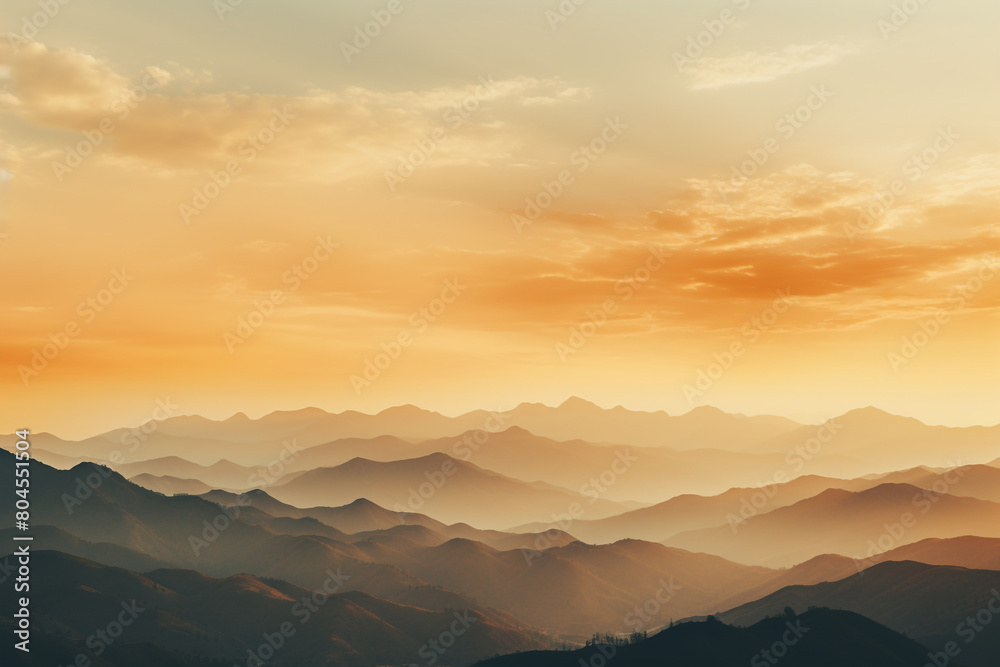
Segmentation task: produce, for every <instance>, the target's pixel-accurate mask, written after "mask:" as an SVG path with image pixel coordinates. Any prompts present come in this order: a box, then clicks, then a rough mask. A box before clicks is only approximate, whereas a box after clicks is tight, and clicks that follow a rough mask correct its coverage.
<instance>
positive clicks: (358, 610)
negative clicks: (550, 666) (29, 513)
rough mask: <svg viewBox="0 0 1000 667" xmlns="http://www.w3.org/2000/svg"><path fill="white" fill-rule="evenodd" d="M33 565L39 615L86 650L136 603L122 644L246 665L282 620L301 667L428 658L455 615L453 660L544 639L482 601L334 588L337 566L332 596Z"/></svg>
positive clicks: (290, 661) (48, 560) (82, 563)
mask: <svg viewBox="0 0 1000 667" xmlns="http://www.w3.org/2000/svg"><path fill="white" fill-rule="evenodd" d="M33 565H34V566H35V567H37V568H38V570H37V571H39V572H45V573H46V576H45V577H44V578H43V577H39V578H37V579H36V580H34V581H33V582H32V583H33V589H32V593H33V596H32V601H33V605H32V612H33V616H32V619H33V622H34V623H35V624H36V625H37V626H40V627H42V628H46V629H52V630H54V632H53V634H56V635H57V636H61V637H63V638H65V639H71V640H74V643H75V644H77V650H78V651H83V652H84V653H85V654H88V653H89V652H88V651H86V650H85V649H86V642H85V639H86V638H87V637H88V636H90V635H92V634H93V633H94V632H95V628H100V627H103V626H105V625H107V623H109V622H111V621H115V620H116V619H118V618H119V617H120V614H122V610H123V609H128V610H134V611H131V612H129V613H130V614H131V617H133V618H134V622H131V623H130V624H129V625H128V627H126V628H125V629H124V630H123V632H122V633H121V637H120V638H119V639H118V640H117V641H116V642H115V644H117V645H119V646H127V645H129V644H137V643H146V644H151V645H154V646H158V647H160V649H161V650H162V651H163V652H176V653H180V654H184V655H188V656H195V657H197V658H207V659H213V660H225V661H227V662H226V664H246V660H247V655H248V654H247V651H248V650H254V651H256V650H257V649H258V647H259V646H260V645H261V644H262V643H263V642H264V641H265V635H271V636H273V634H274V633H276V632H281V630H280V628H281V627H282V624H284V623H287V624H288V625H287V626H286V628H292V631H291V632H287V631H286V632H285V633H284V634H285V635H286V637H285V638H283V641H282V642H281V643H280V648H277V649H275V650H274V663H275V664H282V665H297V666H298V665H301V666H302V667H306V666H309V667H326V666H329V667H334V666H337V667H341V666H343V667H350V666H355V665H356V666H359V667H360V666H369V665H384V664H410V663H413V662H424V659H425V656H424V654H425V653H428V651H429V648H427V647H426V646H425V645H426V644H427V643H428V642H429V641H430V640H431V639H434V638H437V637H439V636H440V635H441V633H442V632H447V631H448V630H449V628H451V627H453V624H454V623H456V619H460V623H459V624H458V627H460V628H461V629H462V632H461V634H460V636H459V637H458V639H460V641H456V642H455V643H454V646H453V647H451V648H450V649H449V650H448V651H447V652H446V654H447V660H448V663H447V664H454V665H467V664H469V663H471V662H474V661H476V660H477V659H481V658H483V657H485V656H489V655H494V654H496V653H497V652H509V651H512V650H524V649H531V648H539V647H543V646H545V645H546V644H545V642H544V641H543V640H542V638H541V637H540V636H539V635H535V634H532V633H530V631H526V630H525V628H524V627H523V626H519V625H510V624H509V623H510V621H509V617H502V616H497V615H491V614H489V613H487V612H484V611H482V610H481V609H479V610H476V609H472V610H470V609H467V608H465V609H456V610H449V611H443V610H442V611H437V610H427V609H421V608H417V607H413V606H406V605H401V604H397V603H393V602H388V601H385V600H379V599H378V598H374V597H372V596H369V595H365V594H363V593H345V594H339V593H336V589H337V587H338V585H341V586H342V582H340V580H339V579H338V577H337V576H336V575H337V574H338V573H336V572H333V573H331V575H332V576H328V577H327V582H325V586H326V590H328V591H330V592H332V593H335V594H333V595H331V596H330V597H329V598H325V596H324V597H316V596H314V593H313V591H309V590H306V589H303V588H299V587H297V586H294V585H292V584H288V583H286V582H284V581H279V580H268V581H266V582H265V581H262V580H260V579H257V578H254V577H251V576H248V575H237V576H233V577H228V578H225V579H216V578H212V577H207V576H205V575H203V574H200V573H198V572H194V571H191V570H156V571H153V572H150V573H147V574H146V575H139V574H136V573H134V572H130V571H128V570H123V569H119V568H109V567H105V566H101V565H98V564H96V563H93V562H90V561H86V560H83V559H80V558H76V557H73V556H68V555H66V554H61V553H58V552H49V551H41V552H36V553H35V554H34V555H33ZM303 601H306V602H303ZM275 643H277V642H275ZM443 655H444V654H439V655H438V656H437V657H438V658H439V659H440V658H441V657H443ZM126 664H127V663H126ZM137 664H141V663H131V664H129V667H134V666H135V665H137Z"/></svg>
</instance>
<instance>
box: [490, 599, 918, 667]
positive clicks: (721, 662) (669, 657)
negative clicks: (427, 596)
mask: <svg viewBox="0 0 1000 667" xmlns="http://www.w3.org/2000/svg"><path fill="white" fill-rule="evenodd" d="M609 655H610V656H612V657H613V659H612V660H607V657H608V656H609ZM926 657H927V656H926V650H925V649H924V647H923V646H921V645H920V644H918V643H916V642H915V641H913V640H911V639H907V638H906V637H904V636H903V635H900V634H898V633H896V632H893V631H892V630H890V629H888V628H886V627H883V626H881V625H879V624H878V623H875V622H874V621H871V620H869V619H867V618H864V617H863V616H859V615H857V614H852V613H850V612H845V611H833V610H829V609H813V610H810V611H807V612H806V613H804V614H802V615H800V616H798V617H795V618H772V619H766V620H763V621H761V622H759V623H756V624H755V625H753V626H752V627H749V628H745V629H744V628H735V627H731V626H728V625H725V624H723V623H719V622H718V621H704V622H697V623H683V624H680V625H676V626H674V627H672V628H669V629H667V630H664V631H662V632H660V633H659V634H657V635H655V636H653V637H650V638H648V639H646V640H643V641H640V642H638V643H636V644H632V645H628V646H618V647H611V646H608V645H598V646H591V647H588V648H584V649H580V650H576V651H538V652H530V653H521V654H516V655H509V656H504V657H500V658H493V659H492V660H486V661H484V662H481V663H479V667H580V665H604V664H608V665H614V667H649V666H651V665H683V666H684V667H746V665H753V666H754V667H756V666H758V665H773V664H779V662H780V664H781V665H782V666H783V667H843V666H844V665H851V667H923V665H924V663H925V662H926Z"/></svg>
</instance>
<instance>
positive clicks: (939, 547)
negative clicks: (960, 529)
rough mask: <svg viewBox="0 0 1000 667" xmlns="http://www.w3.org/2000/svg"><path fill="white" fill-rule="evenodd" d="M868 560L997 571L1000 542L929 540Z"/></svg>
mask: <svg viewBox="0 0 1000 667" xmlns="http://www.w3.org/2000/svg"><path fill="white" fill-rule="evenodd" d="M871 560H874V561H879V562H881V561H893V560H913V561H917V562H920V563H927V564H928V565H953V566H956V567H967V568H969V569H970V570H1000V539H997V538H989V537H973V536H970V535H966V536H963V537H952V538H950V539H937V538H930V539H926V540H921V541H920V542H917V543H915V544H907V545H906V546H903V547H899V548H898V549H893V550H892V551H888V552H886V553H884V554H881V555H880V556H878V557H877V558H874V559H871Z"/></svg>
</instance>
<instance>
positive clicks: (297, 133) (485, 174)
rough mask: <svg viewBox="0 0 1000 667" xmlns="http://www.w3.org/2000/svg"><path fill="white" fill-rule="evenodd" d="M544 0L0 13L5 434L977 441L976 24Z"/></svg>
mask: <svg viewBox="0 0 1000 667" xmlns="http://www.w3.org/2000/svg"><path fill="white" fill-rule="evenodd" d="M913 4H914V5H917V3H913ZM43 6H48V7H49V9H48V10H47V11H48V14H46V13H45V12H44V11H43V9H44V7H43ZM562 6H563V7H564V8H565V7H570V6H573V7H576V9H575V11H573V12H572V13H570V12H568V11H567V10H565V9H564V10H563V13H562V14H560V13H559V12H560V10H559V7H560V3H558V2H556V1H555V0H552V1H550V2H547V1H542V0H533V1H527V0H514V1H511V0H503V1H501V0H492V1H489V2H475V3H471V2H469V3H460V2H454V1H452V2H442V1H434V0H421V1H416V0H392V1H389V0H386V1H384V2H383V1H379V0H373V1H371V2H365V3H340V2H320V1H319V0H297V1H293V2H280V3H279V2H264V1H262V0H261V1H256V2H254V1H251V0H246V1H245V2H242V3H239V4H237V3H235V2H234V1H230V0H218V1H217V2H215V3H214V4H213V3H212V2H208V1H204V2H190V1H186V0H185V1H181V2H174V3H156V2H152V1H151V0H141V1H139V0H132V1H129V2H126V1H125V0H95V1H90V0H88V1H87V2H84V1H83V0H73V1H70V2H67V3H66V4H60V3H59V2H58V1H57V0H53V2H52V3H51V6H49V5H46V3H44V2H43V3H41V4H39V3H37V2H30V1H26V0H9V1H8V2H5V3H4V5H3V7H2V9H0V13H2V15H3V19H4V20H3V24H4V25H5V26H8V29H9V31H10V32H9V33H8V36H7V38H6V39H2V40H0V77H2V79H0V114H2V116H3V124H2V126H0V146H2V151H3V154H2V156H0V157H2V160H3V168H4V172H3V186H2V187H3V188H4V189H3V192H2V195H0V206H2V207H3V208H2V211H0V214H2V216H3V217H2V221H0V224H2V226H3V228H2V229H0V233H2V234H3V235H4V236H3V237H2V240H0V275H2V278H3V284H4V289H3V291H2V292H0V308H2V310H3V313H4V319H3V322H4V327H3V331H2V334H0V335H2V341H0V353H2V358H3V360H4V368H5V371H4V374H3V378H2V386H3V392H4V396H5V401H4V403H5V409H4V411H3V413H2V416H0V421H2V423H0V430H3V431H10V430H12V429H14V428H22V427H30V428H32V429H34V430H39V431H41V430H50V431H54V432H56V433H58V434H60V435H67V436H80V435H85V434H90V433H93V432H96V431H99V430H102V429H105V428H110V427H113V426H118V425H121V424H135V423H139V422H141V421H143V420H145V419H147V418H149V417H150V416H151V415H152V413H153V411H154V410H155V409H156V400H157V399H164V398H168V397H169V398H170V400H171V401H172V402H173V403H175V404H177V405H179V406H180V411H181V412H184V413H193V412H197V413H201V414H206V415H208V416H213V417H225V416H228V415H229V414H232V413H233V412H235V411H246V412H247V413H249V414H251V415H260V414H263V413H266V412H269V411H271V410H273V409H285V408H296V407H301V406H304V405H316V406H319V407H323V408H326V409H329V410H333V411H339V410H343V409H361V410H365V411H374V410H378V409H381V408H384V407H386V406H389V405H394V404H400V403H414V404H417V405H420V406H422V407H426V408H430V409H436V410H440V411H443V412H446V413H449V414H454V413H457V412H460V411H464V410H467V409H473V408H478V407H488V408H502V407H511V406H513V405H515V404H516V403H518V402H520V401H524V400H528V401H542V402H546V403H558V402H561V401H562V400H563V399H565V398H566V397H567V396H569V395H580V396H583V397H585V398H588V399H591V400H593V401H595V402H597V403H598V404H600V405H604V406H607V407H610V406H614V405H617V404H623V405H625V406H627V407H630V408H635V409H665V410H667V411H668V412H671V413H682V412H686V411H687V410H689V409H691V408H692V407H694V406H697V405H704V404H711V405H717V406H719V407H721V408H723V409H725V410H729V411H736V412H745V413H770V414H782V415H786V416H791V417H793V418H799V419H802V420H808V421H819V420H821V419H823V418H825V417H828V416H831V415H834V414H838V413H840V412H843V411H846V410H848V409H851V408H854V407H859V406H864V405H869V404H872V405H876V406H879V407H881V408H883V409H886V410H889V411H891V412H896V413H900V414H907V415H912V416H916V417H918V418H921V419H924V420H925V421H927V422H929V423H944V424H955V425H964V424H993V423H996V422H998V421H1000V419H998V417H997V408H996V406H997V399H998V398H1000V382H998V378H1000V350H998V342H997V341H998V333H1000V323H998V306H1000V280H996V279H995V278H996V276H997V275H998V271H1000V254H998V255H997V256H996V257H993V256H992V255H991V253H993V252H996V251H998V250H1000V248H998V244H997V239H998V234H997V213H998V209H1000V199H998V195H1000V126H998V125H997V122H996V118H997V117H998V111H1000V86H998V85H997V71H998V69H997V68H998V65H1000V43H998V42H997V40H996V39H995V25H996V21H997V20H998V19H1000V6H997V5H996V3H993V2H987V1H986V0H957V1H955V2H949V3H944V2H928V3H925V4H923V5H918V6H919V10H918V11H916V12H915V13H913V14H912V15H910V14H906V13H905V12H903V11H902V10H901V9H898V10H894V9H893V6H894V5H893V3H892V2H889V1H888V0H877V1H875V2H872V1H871V0H864V1H861V0H837V1H836V2H834V1H833V0H830V1H829V2H822V3H802V2H794V1H792V0H780V1H773V0H769V1H768V2H763V1H762V0H737V1H735V2H730V1H720V2H714V3H703V2H693V1H692V2H669V3H668V2H651V1H640V0H635V1H630V2H619V3H611V2H601V1H598V0H592V1H591V2H585V3H583V4H581V5H579V6H577V5H574V4H572V3H562ZM907 6H909V5H907ZM40 8H41V9H40ZM40 12H41V13H40ZM49 14H51V16H50V15H49ZM378 21H381V24H380V23H378ZM366 30H367V31H368V32H369V33H371V34H374V35H375V36H374V37H368V36H365V34H364V33H365V31H366ZM241 320H242V321H243V322H246V324H241ZM594 322H596V324H595V323H594ZM397 345H398V349H397V347H396V346H397ZM734 352H735V354H734ZM380 355H384V356H380ZM729 355H732V358H731V359H730V358H729ZM47 357H48V358H47ZM393 357H395V358H393ZM32 364H34V366H32ZM714 364H717V365H714ZM379 366H381V368H379ZM723 367H724V368H723ZM366 369H367V377H366V375H365V373H366Z"/></svg>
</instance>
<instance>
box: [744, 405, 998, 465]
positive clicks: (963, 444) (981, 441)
mask: <svg viewBox="0 0 1000 667" xmlns="http://www.w3.org/2000/svg"><path fill="white" fill-rule="evenodd" d="M830 422H831V424H834V425H835V427H836V430H835V431H833V433H832V437H829V438H828V440H827V441H826V442H821V443H819V444H818V448H817V452H815V454H818V453H820V452H822V456H817V457H815V460H814V461H811V462H810V464H809V465H810V468H809V470H810V471H811V472H814V473H819V474H826V475H835V476H838V477H858V476H860V475H865V474H869V473H871V472H872V471H873V470H901V469H904V468H913V467H916V466H941V467H949V468H951V467H955V466H957V465H962V464H969V463H979V462H982V461H989V460H991V459H993V458H994V457H995V456H996V452H997V445H996V443H997V442H1000V425H997V426H969V427H964V428H956V427H948V426H928V425H926V424H924V423H923V422H921V421H919V420H917V419H913V418H911V417H900V416H898V415H893V414H889V413H888V412H884V411H883V410H879V409H877V408H872V407H868V408H862V409H859V410H851V411H850V412H847V413H845V414H843V415H841V416H839V417H835V418H834V419H832V420H830ZM817 430H818V429H817V427H816V426H803V427H801V428H797V429H795V430H793V431H790V432H787V433H783V434H781V435H778V436H776V437H775V438H773V439H771V440H769V441H767V442H764V443H761V444H760V445H759V446H758V447H756V448H755V449H754V451H760V452H770V451H780V452H791V451H794V450H795V448H796V447H801V446H803V445H804V444H806V443H808V442H809V441H810V439H813V438H815V437H816V435H817ZM943 443H947V446H943ZM830 456H842V457H847V458H850V459H855V460H857V461H859V462H863V463H864V466H865V467H866V468H867V470H861V469H853V470H845V469H836V468H833V469H831V468H830V467H829V466H828V457H830Z"/></svg>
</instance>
